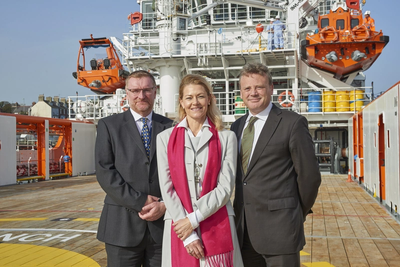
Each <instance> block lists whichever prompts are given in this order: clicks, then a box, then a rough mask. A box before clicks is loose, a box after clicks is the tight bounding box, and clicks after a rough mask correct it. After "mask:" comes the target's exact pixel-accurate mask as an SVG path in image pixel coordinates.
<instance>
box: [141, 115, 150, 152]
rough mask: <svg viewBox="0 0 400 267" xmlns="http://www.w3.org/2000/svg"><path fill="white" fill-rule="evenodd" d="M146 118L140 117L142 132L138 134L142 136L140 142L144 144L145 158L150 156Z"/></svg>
mask: <svg viewBox="0 0 400 267" xmlns="http://www.w3.org/2000/svg"><path fill="white" fill-rule="evenodd" d="M147 120H148V119H147V118H140V121H141V122H142V123H143V127H142V132H141V134H140V136H141V137H142V142H143V145H144V149H145V150H146V155H147V158H148V159H149V158H150V130H149V126H148V125H147Z"/></svg>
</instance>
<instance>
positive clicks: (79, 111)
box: [71, 0, 373, 172]
mask: <svg viewBox="0 0 400 267" xmlns="http://www.w3.org/2000/svg"><path fill="white" fill-rule="evenodd" d="M348 2H349V3H348ZM354 2H359V1H358V0H357V1H355V0H352V1H348V0H347V1H346V2H344V0H336V1H333V0H332V1H331V0H289V1H287V0H263V1H258V0H248V1H228V0H224V1H211V0H190V1H185V0H179V1H176V0H157V1H147V0H141V1H138V3H139V5H140V11H139V12H135V13H131V14H130V15H129V17H128V19H129V21H130V22H131V24H132V28H131V30H130V32H128V33H124V34H123V37H122V39H118V38H116V37H111V38H110V39H111V41H112V43H113V45H114V47H116V49H117V50H119V52H120V53H121V55H122V60H123V61H124V64H125V65H126V68H127V69H128V71H129V72H131V71H134V70H137V69H144V70H148V71H150V72H152V73H153V74H155V76H156V77H157V80H158V82H159V94H158V98H157V100H156V103H155V111H156V112H158V113H160V114H163V115H166V116H168V117H171V118H174V117H175V116H176V114H177V112H176V107H177V100H178V88H179V83H180V80H181V78H182V77H183V76H184V75H186V74H189V73H194V74H200V75H202V76H205V77H206V78H207V79H208V80H209V81H210V83H211V84H212V86H213V89H214V94H215V96H216V99H217V105H218V107H219V108H220V110H221V112H222V114H223V120H224V122H225V123H226V124H228V125H229V124H230V123H232V122H233V121H234V120H235V119H237V117H239V116H242V115H243V114H245V113H246V109H245V106H244V104H243V101H242V99H240V96H239V84H238V80H239V79H238V75H239V72H240V70H241V68H242V67H243V65H245V64H246V63H250V62H253V63H255V62H261V63H263V64H265V65H267V66H268V67H269V69H270V71H271V73H272V77H273V84H274V94H273V98H272V102H273V103H275V104H276V105H277V106H279V107H281V108H283V109H289V110H293V111H295V112H298V113H300V114H302V115H304V116H305V117H306V118H307V119H308V121H309V125H310V129H311V132H312V134H315V135H318V137H317V136H316V139H322V140H325V141H326V142H325V141H324V142H321V144H319V143H317V148H316V150H318V151H322V150H321V149H320V147H319V146H321V147H328V149H327V151H330V152H329V153H319V154H321V158H322V157H324V158H327V157H328V158H329V160H328V161H330V162H332V161H333V158H336V160H337V163H336V164H335V165H336V166H337V167H335V168H338V166H340V165H341V164H340V162H339V161H340V159H339V158H341V157H342V154H343V155H345V154H346V153H345V151H343V153H342V150H343V149H345V148H346V147H347V125H348V119H349V118H350V117H351V116H352V115H354V114H355V113H356V112H357V111H358V110H360V109H361V108H362V107H363V106H364V105H366V104H367V103H368V102H370V101H371V100H372V98H373V92H372V88H370V87H365V84H364V81H365V76H364V74H363V73H362V72H361V71H360V69H358V70H356V71H353V72H349V73H346V74H342V75H340V76H338V75H335V73H332V72H327V71H325V70H322V69H321V68H315V67H313V66H312V65H311V64H309V62H307V61H306V60H305V59H306V58H307V57H306V56H304V55H305V53H307V52H304V51H302V46H301V43H302V41H303V40H306V39H307V36H312V35H313V34H315V32H316V29H318V16H319V15H325V14H328V13H330V10H331V9H332V8H333V7H334V5H335V6H338V5H339V6H343V7H346V5H347V7H348V6H350V4H354ZM349 9H351V6H350V7H349ZM356 11H357V12H362V10H361V7H360V6H359V5H358V10H356ZM277 18H279V20H277ZM271 20H273V21H274V22H273V25H277V27H278V29H281V30H282V35H281V36H282V38H281V39H276V38H275V36H272V35H271V34H270V33H269V31H268V25H269V24H271V23H272V22H271ZM360 23H361V22H360ZM275 29H277V28H276V27H275ZM274 34H275V35H276V34H277V30H275V32H274ZM278 42H279V43H280V42H282V46H281V44H279V45H278ZM303 50H304V46H303ZM302 53H303V57H302ZM328 63H329V62H328ZM356 63H357V62H356ZM124 96H125V92H124V90H123V89H121V90H119V89H118V90H117V91H116V93H115V94H113V95H112V96H111V97H109V98H105V97H104V96H85V98H84V99H79V100H78V99H75V97H72V98H71V101H74V102H75V104H74V105H73V106H74V112H75V114H76V116H77V117H79V118H84V119H89V120H93V121H96V120H97V119H99V118H101V117H104V116H108V115H110V114H112V113H117V112H122V111H123V109H124V107H126V106H127V103H126V101H125V99H124ZM324 129H329V131H323V130H324ZM333 131H335V134H334V135H335V138H334V141H332V139H333V138H332V134H331V133H332V132H333ZM333 151H335V152H333ZM328 154H329V155H328ZM326 167H327V168H328V169H330V171H331V172H334V169H333V168H334V167H333V164H332V163H330V164H327V165H326ZM336 171H337V169H336Z"/></svg>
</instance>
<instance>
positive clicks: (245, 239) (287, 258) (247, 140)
mask: <svg viewBox="0 0 400 267" xmlns="http://www.w3.org/2000/svg"><path fill="white" fill-rule="evenodd" d="M239 84H240V96H241V98H242V99H243V102H244V103H245V105H246V106H247V108H248V109H249V113H248V114H246V115H245V116H243V117H241V118H240V119H238V120H237V121H236V122H234V123H233V124H232V127H231V130H233V131H234V132H235V133H236V136H237V138H238V143H239V156H238V164H237V166H238V167H237V173H236V191H235V200H234V210H235V214H236V226H237V232H238V238H239V243H240V246H241V251H242V256H243V262H244V265H245V266H248V267H259V266H284V267H290V266H300V251H301V249H302V248H303V246H304V245H305V237H304V227H303V222H304V221H305V218H306V215H307V214H308V213H309V212H310V211H311V207H312V206H313V204H314V201H315V199H316V197H317V193H318V188H319V185H320V183H321V175H320V172H319V168H318V163H317V160H316V157H315V153H314V145H313V141H312V139H311V135H310V133H309V131H308V123H307V120H306V119H305V118H304V117H303V116H300V115H299V114H297V113H294V112H291V111H286V110H281V109H280V108H278V107H277V106H275V105H274V104H272V103H271V98H272V94H273V84H272V77H271V75H270V73H269V70H268V68H267V67H266V66H264V65H262V64H248V65H245V66H244V67H243V69H242V71H241V73H240V78H239Z"/></svg>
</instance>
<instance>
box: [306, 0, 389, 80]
mask: <svg viewBox="0 0 400 267" xmlns="http://www.w3.org/2000/svg"><path fill="white" fill-rule="evenodd" d="M348 5H349V4H348ZM350 7H354V8H357V6H354V5H353V6H350ZM388 42H389V36H384V35H383V33H382V31H379V32H377V31H370V30H369V29H367V27H366V26H365V25H364V24H363V18H362V13H361V11H360V10H358V9H350V8H347V9H346V10H345V9H344V8H342V7H338V8H337V9H336V10H334V11H333V10H330V12H329V14H326V15H321V16H319V18H318V32H317V33H315V34H313V35H307V37H306V39H305V40H303V41H302V42H301V56H302V59H303V60H304V61H305V62H306V63H307V64H308V65H309V66H312V67H315V68H318V69H322V70H325V71H328V72H330V73H334V74H335V78H337V79H342V78H344V77H346V76H348V75H349V74H351V73H354V72H358V71H361V70H367V69H368V68H369V67H370V66H371V65H372V64H373V63H374V62H375V60H376V59H377V58H378V57H379V55H380V54H381V53H382V50H383V48H384V47H385V46H386V44H387V43H388Z"/></svg>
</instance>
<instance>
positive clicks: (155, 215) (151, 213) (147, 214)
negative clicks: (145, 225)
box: [139, 198, 166, 222]
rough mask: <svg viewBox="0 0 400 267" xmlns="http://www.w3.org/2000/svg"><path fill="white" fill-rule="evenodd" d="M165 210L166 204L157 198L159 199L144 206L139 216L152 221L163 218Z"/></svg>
mask: <svg viewBox="0 0 400 267" xmlns="http://www.w3.org/2000/svg"><path fill="white" fill-rule="evenodd" d="M165 211H166V208H165V204H164V203H163V202H158V198H157V201H154V202H151V203H150V204H148V205H145V206H144V207H143V208H142V211H141V212H139V217H140V218H141V219H142V220H145V221H149V222H152V221H155V220H158V219H159V218H161V217H162V216H163V215H164V213H165Z"/></svg>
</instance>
